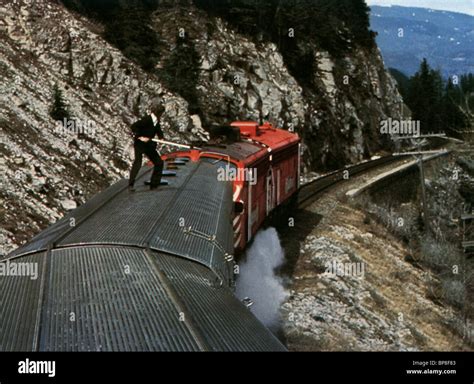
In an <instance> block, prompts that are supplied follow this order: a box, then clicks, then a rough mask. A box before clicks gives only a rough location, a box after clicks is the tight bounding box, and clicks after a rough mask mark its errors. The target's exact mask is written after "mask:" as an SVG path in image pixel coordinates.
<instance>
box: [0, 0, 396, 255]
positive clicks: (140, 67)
mask: <svg viewBox="0 0 474 384" xmlns="http://www.w3.org/2000/svg"><path fill="white" fill-rule="evenodd" d="M64 3H66V4H67V5H68V6H69V7H70V8H69V9H67V8H66V7H65V6H64V5H63V3H61V2H59V1H55V0H44V1H28V0H17V1H16V2H6V1H2V3H1V5H0V16H1V17H0V23H1V24H0V25H1V28H0V36H1V40H0V41H1V42H0V72H1V74H2V75H1V78H0V89H1V99H0V129H1V131H0V133H1V136H0V139H1V140H0V153H1V161H0V172H1V177H2V183H1V185H0V197H1V199H2V202H1V203H2V204H1V205H0V206H1V207H2V208H0V213H1V215H2V220H1V222H2V223H1V225H0V244H2V247H3V249H0V252H7V251H9V250H11V249H12V248H14V247H16V246H17V245H19V244H20V243H22V242H23V241H25V240H26V239H27V238H29V237H31V235H32V234H34V233H36V232H38V231H39V230H40V229H42V228H44V227H45V226H47V224H49V223H50V222H52V221H55V220H56V219H58V218H59V217H60V216H61V215H62V214H63V213H64V212H65V210H67V209H71V208H74V207H75V206H76V205H78V204H81V203H82V202H84V200H85V199H86V198H88V197H90V196H91V195H92V194H94V193H95V192H98V191H99V190H102V189H104V188H105V187H106V186H107V185H109V184H110V183H112V182H113V181H115V180H117V179H119V178H121V177H125V176H126V175H127V169H128V167H129V165H130V157H131V151H130V150H131V148H130V140H129V138H128V136H127V129H128V125H129V124H130V123H131V122H132V121H133V120H134V119H136V118H137V117H138V116H140V115H141V114H143V113H144V111H145V109H146V107H147V105H148V103H149V101H150V99H151V98H153V97H155V96H157V95H158V96H161V97H162V98H163V99H164V100H165V102H166V113H165V116H164V117H163V121H162V124H163V125H164V126H165V129H166V131H167V136H168V138H169V139H172V140H177V141H180V140H182V141H186V140H190V139H206V137H207V136H206V132H205V128H207V127H209V126H210V125H212V124H225V123H228V122H229V121H232V120H236V119H257V120H262V121H263V120H268V121H270V122H272V123H274V124H275V125H278V126H280V127H284V128H286V129H294V130H295V131H297V132H299V133H300V134H301V136H302V137H303V139H304V143H305V147H306V154H305V159H306V164H307V166H308V168H318V167H319V168H335V167H339V166H342V165H344V164H346V163H349V162H355V161H358V160H360V159H362V158H363V157H367V156H369V155H372V154H373V153H375V152H377V151H379V150H381V149H383V148H387V146H388V143H386V142H384V141H383V138H382V137H381V136H380V134H379V121H380V119H383V118H386V117H388V116H390V117H392V118H397V117H399V114H398V111H399V109H400V103H401V98H400V96H399V94H398V92H397V90H396V88H395V83H394V81H393V80H392V78H391V77H390V75H388V73H387V72H386V71H385V68H384V66H383V62H382V60H381V58H380V54H379V52H378V50H377V49H376V48H362V47H361V48H357V47H356V48H354V49H352V50H351V51H350V52H346V53H344V54H342V55H334V54H333V53H331V52H329V51H328V50H325V49H322V48H321V44H318V42H317V41H315V42H314V43H312V42H311V41H308V39H306V40H305V41H304V42H302V43H301V44H300V45H301V46H300V47H299V49H300V50H302V51H304V52H306V51H307V52H308V54H307V55H306V56H305V61H304V62H303V61H301V67H300V68H299V69H301V71H303V72H304V73H305V74H309V78H310V79H309V81H310V83H311V86H310V87H308V86H307V85H306V84H304V83H303V81H302V80H301V76H299V75H298V73H299V70H298V67H297V66H296V67H295V66H293V67H292V70H289V69H288V54H287V53H285V52H283V51H282V49H281V47H279V45H278V44H276V43H275V42H274V41H271V40H269V39H265V38H257V37H256V36H252V35H251V34H248V33H243V32H241V31H238V30H237V29H236V28H235V26H232V25H231V24H230V23H229V21H228V20H226V19H225V18H221V17H218V16H216V15H213V14H211V13H210V12H208V11H206V10H205V9H202V8H197V7H195V6H194V5H193V4H192V3H191V2H185V3H186V4H185V5H181V6H176V5H175V3H176V2H161V3H160V4H161V5H156V6H153V7H150V8H146V9H145V10H144V11H143V9H141V8H140V4H141V3H143V2H141V1H138V0H136V1H132V2H117V4H118V7H119V9H120V10H122V11H123V10H125V12H122V13H121V14H120V15H119V16H117V17H115V15H109V16H108V17H107V20H104V18H97V17H91V13H89V12H86V11H87V7H86V8H83V6H84V4H85V5H88V4H89V3H91V4H94V2H88V1H85V0H84V1H80V0H74V1H64ZM168 3H169V4H168ZM171 3H172V4H171ZM130 4H132V5H133V6H134V7H135V8H133V9H130V8H129V7H130ZM89 5H90V4H89ZM136 7H138V8H136ZM73 9H75V10H73ZM137 9H138V10H137ZM137 12H138V13H137ZM85 15H87V16H88V17H86V16H85ZM127 15H128V16H127ZM127 23H132V25H131V27H130V26H129V27H130V28H129V29H128V30H127V31H128V32H127V33H128V35H124V34H123V33H122V32H121V31H122V30H121V28H122V27H123V25H128V24H127ZM296 32H298V31H296ZM335 32H336V33H338V32H337V31H335ZM130 34H131V36H132V37H131V38H130ZM296 37H298V35H296ZM143 57H145V58H146V60H140V58H143ZM296 61H297V62H299V58H298V57H297V58H296ZM295 68H296V69H295ZM305 76H306V75H305ZM306 77H307V76H306ZM306 80H308V79H306ZM55 84H57V85H58V86H59V88H60V89H61V90H62V91H63V95H64V99H65V100H66V101H67V103H68V105H69V109H70V113H71V116H72V118H73V119H74V120H75V121H78V122H79V123H81V124H82V125H86V128H85V129H84V128H82V130H81V127H79V128H77V127H76V128H75V129H72V130H71V129H62V128H61V127H59V128H58V125H57V124H56V123H55V122H54V121H53V120H52V119H51V117H50V115H49V110H50V107H51V104H52V98H53V87H54V85H55ZM91 122H92V123H91ZM91 127H92V128H91ZM203 127H204V128H203ZM78 130H79V131H80V132H79V133H78V132H77V131H78Z"/></svg>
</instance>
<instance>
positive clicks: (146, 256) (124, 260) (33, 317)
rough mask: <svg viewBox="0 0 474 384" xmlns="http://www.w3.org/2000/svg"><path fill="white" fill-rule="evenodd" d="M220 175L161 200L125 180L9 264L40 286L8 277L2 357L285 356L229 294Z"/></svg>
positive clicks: (187, 167)
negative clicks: (30, 268) (32, 268)
mask: <svg viewBox="0 0 474 384" xmlns="http://www.w3.org/2000/svg"><path fill="white" fill-rule="evenodd" d="M218 166H219V164H213V163H211V162H207V161H201V162H198V163H193V162H191V161H189V162H186V163H185V164H183V165H180V166H179V169H178V170H177V175H176V176H175V177H174V178H171V177H170V178H169V179H168V180H169V185H168V186H163V187H160V188H159V189H158V190H156V191H153V192H151V191H148V188H147V187H145V186H144V185H143V181H144V180H145V179H147V178H148V177H149V174H150V171H151V168H143V169H142V171H141V172H140V174H139V177H138V179H137V191H136V192H135V193H129V192H128V191H127V184H128V183H127V180H121V181H119V182H118V183H116V184H114V185H113V186H111V187H110V188H108V189H107V190H105V191H104V192H102V193H99V194H98V195H96V196H95V197H93V198H92V199H91V200H89V201H88V202H87V203H86V204H84V205H82V206H80V207H79V208H77V209H76V210H74V211H71V212H70V213H69V214H68V215H67V216H66V217H64V218H63V219H62V220H60V221H58V222H57V223H55V224H53V225H52V226H51V227H49V228H48V229H47V230H45V231H44V232H42V233H40V234H39V235H38V236H36V237H35V238H33V239H32V241H30V242H29V243H27V244H25V245H24V246H23V247H21V248H19V249H18V250H16V251H15V252H13V253H12V254H10V255H8V256H7V257H6V258H3V259H1V260H0V262H3V263H5V264H9V263H32V264H35V265H37V267H38V270H37V272H38V276H37V278H36V279H31V278H29V277H27V276H25V277H15V278H10V277H8V276H5V275H3V276H0V291H1V292H2V297H1V299H0V301H1V305H0V324H1V326H2V327H1V329H2V330H1V332H0V351H102V350H107V351H161V350H166V351H174V350H179V351H194V350H211V351H253V350H270V351H282V350H285V348H284V346H283V345H282V344H281V343H280V342H279V341H278V339H276V338H275V337H274V336H273V335H272V334H271V332H270V331H269V330H268V329H266V328H265V327H264V326H263V325H262V324H261V323H260V322H259V321H258V320H257V319H256V318H255V316H254V315H253V314H252V313H251V312H250V310H249V309H248V308H246V306H245V305H244V304H243V303H242V302H241V301H240V300H238V299H237V298H236V297H235V296H234V294H233V292H232V290H231V288H230V287H229V285H230V282H229V279H230V278H231V274H232V273H233V263H230V262H229V260H226V256H228V254H229V253H233V228H232V223H231V220H230V219H229V218H230V212H231V210H232V183H231V182H219V183H216V182H215V181H216V172H217V171H216V170H217V167H218ZM213 181H214V182H213ZM181 219H182V220H183V223H182V224H183V225H182V226H181V224H180V223H181ZM189 227H191V228H189ZM185 230H188V231H189V232H187V233H186V232H184V231H185ZM72 315H73V316H74V321H72V320H71V316H72Z"/></svg>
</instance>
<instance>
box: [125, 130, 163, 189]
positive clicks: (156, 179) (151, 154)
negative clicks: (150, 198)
mask: <svg viewBox="0 0 474 384" xmlns="http://www.w3.org/2000/svg"><path fill="white" fill-rule="evenodd" d="M156 146H157V144H156V143H155V142H154V141H151V140H150V141H148V142H146V143H145V142H143V141H141V140H138V139H135V140H134V142H133V148H134V151H135V160H134V162H133V166H132V169H131V171H130V179H129V185H131V186H133V184H135V179H136V177H137V175H138V172H139V171H140V168H141V167H142V161H143V154H145V155H146V157H148V158H149V159H150V161H151V162H152V163H153V164H154V168H153V174H152V175H151V181H150V188H156V187H158V186H159V185H160V181H161V175H162V173H163V160H161V157H160V155H159V154H158V152H157V151H156Z"/></svg>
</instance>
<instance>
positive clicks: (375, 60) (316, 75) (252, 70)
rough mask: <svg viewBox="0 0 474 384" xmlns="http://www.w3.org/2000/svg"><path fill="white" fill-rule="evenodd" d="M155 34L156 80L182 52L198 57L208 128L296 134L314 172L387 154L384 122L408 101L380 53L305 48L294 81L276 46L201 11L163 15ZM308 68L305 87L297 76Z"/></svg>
mask: <svg viewBox="0 0 474 384" xmlns="http://www.w3.org/2000/svg"><path fill="white" fill-rule="evenodd" d="M150 26H151V27H152V28H153V30H154V31H155V32H156V33H157V35H158V36H160V40H161V42H162V44H163V45H162V49H161V52H162V53H161V56H160V58H159V59H158V60H157V62H156V64H155V68H156V69H157V71H158V73H160V72H161V73H163V72H165V73H166V69H167V66H168V65H169V63H170V62H173V63H175V61H174V60H173V57H174V58H175V59H176V58H177V57H180V55H179V51H180V50H183V44H184V45H187V47H188V48H189V49H191V50H193V51H194V52H195V53H196V54H197V57H199V62H198V66H197V68H196V80H195V83H194V84H187V86H188V87H194V91H195V95H194V98H195V99H196V110H197V111H198V113H199V114H200V116H201V118H202V120H203V122H205V124H206V125H210V124H214V123H218V124H225V123H226V122H228V121H229V120H234V119H256V120H261V121H270V122H272V123H273V124H275V125H277V126H279V127H283V128H285V129H294V130H295V131H297V132H299V133H300V135H301V136H302V137H303V139H304V142H305V145H306V152H305V159H306V164H307V165H308V166H309V167H310V168H326V169H327V168H338V167H341V166H343V165H345V164H347V163H351V162H356V161H360V160H361V159H363V158H365V157H369V156H370V155H372V154H374V153H375V152H377V151H380V150H381V149H383V148H388V147H389V145H390V144H389V143H388V141H386V140H387V138H386V137H383V136H381V135H380V120H381V119H386V118H388V117H392V118H394V119H397V118H400V111H401V110H402V103H403V101H402V98H401V96H400V95H399V93H398V90H397V89H396V83H395V81H394V80H393V79H392V77H391V76H390V75H389V74H388V72H387V71H386V70H385V68H384V64H383V61H382V59H381V55H380V52H379V50H378V49H377V48H376V47H375V48H373V47H372V48H363V47H359V48H354V49H352V50H351V51H350V52H348V53H344V54H342V55H334V54H331V53H329V52H328V51H326V50H322V49H320V48H319V45H318V44H317V43H318V42H317V41H314V42H311V41H309V42H308V41H307V40H305V41H303V42H301V47H300V50H301V51H303V52H307V54H305V57H304V59H305V62H302V63H301V64H300V65H299V66H298V65H296V66H295V67H296V68H293V71H292V72H293V73H290V71H289V69H288V65H287V62H288V57H287V56H288V53H287V52H283V51H282V49H280V48H279V47H278V46H277V44H275V42H273V41H270V40H269V39H267V40H266V39H258V38H255V36H252V35H249V34H243V33H238V32H236V30H235V28H233V27H232V25H230V24H229V23H228V22H226V21H225V19H223V18H220V17H216V16H212V15H209V14H208V13H206V12H205V11H203V10H201V9H199V8H195V7H193V6H186V7H184V8H183V7H181V8H177V7H158V8H157V9H156V10H155V11H154V13H153V15H152V16H151V21H150ZM297 33H298V31H297V30H296V32H295V34H296V35H295V37H294V38H295V39H298V35H297ZM335 33H337V31H335ZM183 41H185V43H183ZM184 57H188V56H184ZM184 57H183V60H185V58H184ZM302 59H303V58H302ZM189 65H192V64H191V63H190V64H189ZM308 68H310V77H311V78H310V79H309V81H306V82H305V81H304V80H302V77H303V76H302V75H301V74H300V73H295V71H301V72H305V71H306V72H307V71H308ZM308 83H309V84H308ZM178 88H179V86H178ZM188 99H189V98H188ZM188 101H189V100H188Z"/></svg>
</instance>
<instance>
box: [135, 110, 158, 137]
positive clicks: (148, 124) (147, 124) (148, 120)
mask: <svg viewBox="0 0 474 384" xmlns="http://www.w3.org/2000/svg"><path fill="white" fill-rule="evenodd" d="M131 128H132V132H133V135H134V136H135V138H138V137H142V136H143V137H148V138H150V139H153V138H154V137H155V135H158V138H159V139H163V137H164V136H163V131H162V130H161V127H160V123H157V124H156V125H153V119H152V117H151V115H147V116H145V117H142V118H141V119H140V120H138V121H137V122H135V123H133V124H132V127H131Z"/></svg>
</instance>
